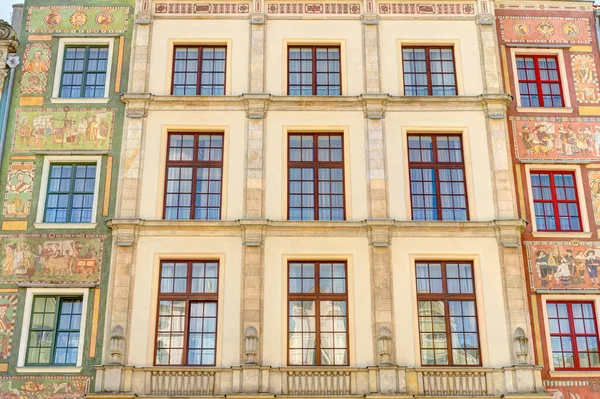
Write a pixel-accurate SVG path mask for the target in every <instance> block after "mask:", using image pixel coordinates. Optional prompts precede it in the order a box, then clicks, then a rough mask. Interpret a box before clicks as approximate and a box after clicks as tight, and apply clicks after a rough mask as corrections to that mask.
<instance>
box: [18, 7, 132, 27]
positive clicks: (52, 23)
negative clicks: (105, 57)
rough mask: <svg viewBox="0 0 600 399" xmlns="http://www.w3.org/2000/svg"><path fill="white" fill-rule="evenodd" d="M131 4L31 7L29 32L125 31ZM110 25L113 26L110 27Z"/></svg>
mask: <svg viewBox="0 0 600 399" xmlns="http://www.w3.org/2000/svg"><path fill="white" fill-rule="evenodd" d="M129 10H130V8H129V7H85V6H30V7H27V25H26V30H27V32H30V33H49V32H54V33H100V32H102V33H125V32H126V31H127V28H128V25H129ZM109 28H110V29H109Z"/></svg>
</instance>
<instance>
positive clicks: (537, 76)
mask: <svg viewBox="0 0 600 399" xmlns="http://www.w3.org/2000/svg"><path fill="white" fill-rule="evenodd" d="M539 62H540V60H539V58H538V57H537V56H535V57H534V58H533V68H534V70H535V79H536V84H537V86H538V99H539V103H540V106H542V107H545V106H546V105H545V102H544V92H543V90H542V77H541V74H540V64H539Z"/></svg>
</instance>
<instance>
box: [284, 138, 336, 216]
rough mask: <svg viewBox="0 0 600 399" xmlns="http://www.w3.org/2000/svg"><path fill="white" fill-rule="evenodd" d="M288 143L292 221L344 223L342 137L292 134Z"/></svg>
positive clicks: (290, 212)
mask: <svg viewBox="0 0 600 399" xmlns="http://www.w3.org/2000/svg"><path fill="white" fill-rule="evenodd" d="M288 140H289V141H288V147H289V160H288V167H289V174H288V179H289V183H288V193H289V195H288V218H289V220H344V219H345V211H344V157H343V152H344V151H343V144H342V135H341V134H334V133H322V134H316V133H292V134H290V135H289V137H288Z"/></svg>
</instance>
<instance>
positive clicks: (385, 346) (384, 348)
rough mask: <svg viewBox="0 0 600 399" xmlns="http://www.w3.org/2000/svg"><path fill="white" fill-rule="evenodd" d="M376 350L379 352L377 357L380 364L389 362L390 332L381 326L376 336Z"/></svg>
mask: <svg viewBox="0 0 600 399" xmlns="http://www.w3.org/2000/svg"><path fill="white" fill-rule="evenodd" d="M377 350H378V352H379V359H380V363H379V364H381V365H388V364H391V360H392V332H391V331H390V330H389V329H388V328H386V327H382V328H381V329H380V330H379V336H378V337H377Z"/></svg>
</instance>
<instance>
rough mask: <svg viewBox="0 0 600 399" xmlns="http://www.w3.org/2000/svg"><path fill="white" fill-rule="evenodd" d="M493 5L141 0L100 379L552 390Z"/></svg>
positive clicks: (218, 392) (275, 390) (102, 387)
mask: <svg viewBox="0 0 600 399" xmlns="http://www.w3.org/2000/svg"><path fill="white" fill-rule="evenodd" d="M494 12H495V9H494V5H493V2H491V1H488V0H480V1H478V2H474V1H464V2H460V3H448V2H443V3H441V2H440V3H431V4H430V3H427V4H422V3H418V2H413V3H411V2H398V1H378V2H376V1H373V0H366V1H364V2H359V1H355V2H352V1H348V2H324V3H320V2H317V3H314V2H312V3H305V2H295V3H287V2H277V1H264V0H253V1H251V2H244V1H241V2H233V3H205V2H196V1H181V2H173V1H149V0H138V1H136V5H135V16H134V19H135V23H134V28H133V29H134V40H133V45H132V51H131V55H130V57H129V58H130V60H131V70H130V77H131V79H130V81H129V84H128V88H127V93H126V94H124V95H123V97H122V100H123V102H124V103H125V104H126V113H125V123H124V126H123V146H122V150H121V160H120V164H121V165H122V167H121V168H120V169H119V172H118V175H119V179H118V181H119V188H118V190H117V195H116V203H117V206H116V213H115V216H114V218H112V220H110V221H109V225H110V227H111V229H112V231H113V237H114V239H113V245H112V246H111V248H110V252H111V266H110V268H111V270H110V278H109V284H108V301H107V307H106V312H105V320H106V322H105V330H104V340H103V342H104V347H103V357H102V359H103V364H102V366H98V367H96V369H97V374H96V378H95V386H94V388H93V392H94V393H93V394H89V395H88V397H91V398H115V397H132V396H133V395H138V396H145V395H153V396H159V397H174V396H192V397H194V396H223V395H227V396H235V395H240V396H244V397H274V396H293V397H305V396H329V395H336V396H347V397H349V396H356V395H359V396H367V395H373V396H377V395H380V394H386V395H393V396H396V397H412V396H414V395H417V396H427V397H445V396H448V395H450V396H460V397H471V396H492V397H501V396H504V397H541V398H542V397H549V395H546V394H544V393H543V392H544V387H543V384H542V377H541V370H540V367H539V365H536V358H535V357H534V353H535V352H534V350H533V342H534V341H533V340H532V327H531V320H530V318H529V313H528V296H527V293H528V288H529V287H528V286H527V285H526V281H527V280H526V278H525V277H526V276H525V274H524V273H525V268H524V264H523V257H522V253H521V242H520V234H521V231H522V229H523V228H524V227H525V222H524V221H523V220H521V219H519V213H518V212H519V208H518V205H519V202H518V201H517V196H516V194H515V189H514V187H515V186H514V181H513V179H514V174H513V169H512V162H511V142H510V139H509V137H510V136H509V132H508V125H507V120H506V111H507V108H508V106H509V104H510V103H511V100H512V99H511V97H510V96H509V95H508V94H507V93H506V91H505V89H504V86H503V82H502V71H501V63H500V58H499V57H498V44H497V40H498V39H497V35H496V22H495V16H494ZM590 15H591V14H590Z"/></svg>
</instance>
